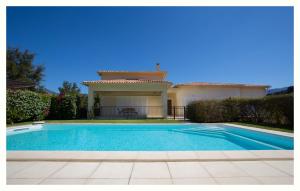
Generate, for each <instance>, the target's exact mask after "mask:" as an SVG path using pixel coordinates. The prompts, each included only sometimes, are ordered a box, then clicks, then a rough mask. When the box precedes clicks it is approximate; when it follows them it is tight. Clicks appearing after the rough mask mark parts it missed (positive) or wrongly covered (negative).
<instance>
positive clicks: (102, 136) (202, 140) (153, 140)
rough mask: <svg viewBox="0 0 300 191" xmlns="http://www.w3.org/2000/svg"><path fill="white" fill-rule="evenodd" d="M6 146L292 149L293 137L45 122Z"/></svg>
mask: <svg viewBox="0 0 300 191" xmlns="http://www.w3.org/2000/svg"><path fill="white" fill-rule="evenodd" d="M6 141H7V150H43V151H54V150H58V151H59V150H61V151H195V150H199V151H200V150H281V149H285V150H292V149H294V143H293V141H294V139H293V138H292V137H287V136H281V135H275V134H270V133H265V132H259V131H252V130H249V129H242V128H237V127H232V126H228V125H220V124H109V125H108V124H100V125H99V124H45V125H43V126H36V127H35V128H23V129H18V130H11V131H8V132H7V140H6Z"/></svg>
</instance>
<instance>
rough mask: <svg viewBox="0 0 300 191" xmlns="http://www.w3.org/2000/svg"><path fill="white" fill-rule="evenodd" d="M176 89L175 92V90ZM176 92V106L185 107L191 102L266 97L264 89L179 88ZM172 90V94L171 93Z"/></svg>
mask: <svg viewBox="0 0 300 191" xmlns="http://www.w3.org/2000/svg"><path fill="white" fill-rule="evenodd" d="M175 89H176V90H175ZM173 90H175V92H176V102H177V104H176V105H177V106H186V105H187V104H188V103H190V102H192V101H198V100H211V99H216V100H221V99H226V98H229V97H243V98H258V97H263V96H265V95H266V90H265V88H250V87H249V88H246V87H243V88H239V87H209V86H206V87H202V86H201V87H199V86H198V87H197V86H195V87H191V86H187V87H179V88H173ZM173 90H172V92H173Z"/></svg>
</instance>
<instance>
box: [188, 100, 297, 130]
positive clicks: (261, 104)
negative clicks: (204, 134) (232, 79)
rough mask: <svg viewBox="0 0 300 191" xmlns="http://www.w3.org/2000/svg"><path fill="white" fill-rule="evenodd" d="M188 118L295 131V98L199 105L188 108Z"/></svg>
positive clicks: (219, 101)
mask: <svg viewBox="0 0 300 191" xmlns="http://www.w3.org/2000/svg"><path fill="white" fill-rule="evenodd" d="M187 118H188V119H190V120H191V121H194V122H205V123H206V122H207V123H210V122H212V123H213V122H250V123H255V124H270V125H275V126H285V127H288V128H290V129H293V128H294V96H293V95H292V94H288V95H274V96H266V97H264V98H261V99H237V98H229V99H225V100H205V101H196V102H193V103H191V104H189V105H188V106H187Z"/></svg>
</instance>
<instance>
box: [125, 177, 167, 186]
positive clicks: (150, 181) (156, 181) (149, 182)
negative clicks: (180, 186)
mask: <svg viewBox="0 0 300 191" xmlns="http://www.w3.org/2000/svg"><path fill="white" fill-rule="evenodd" d="M129 184H140V185H169V184H172V180H171V179H161V178H160V179H131V180H130V182H129Z"/></svg>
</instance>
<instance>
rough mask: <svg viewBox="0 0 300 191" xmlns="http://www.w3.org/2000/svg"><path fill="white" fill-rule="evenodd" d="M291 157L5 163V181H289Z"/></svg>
mask: <svg viewBox="0 0 300 191" xmlns="http://www.w3.org/2000/svg"><path fill="white" fill-rule="evenodd" d="M293 174H294V173H293V160H276V161H268V160H265V161H215V162H46V161H42V162H38V161H31V162H24V161H22V162H20V161H15V162H13V161H8V162H7V184H8V185H11V184H99V185H102V184H111V185H115V184H293Z"/></svg>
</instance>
